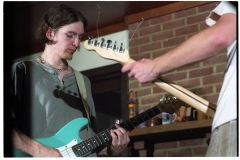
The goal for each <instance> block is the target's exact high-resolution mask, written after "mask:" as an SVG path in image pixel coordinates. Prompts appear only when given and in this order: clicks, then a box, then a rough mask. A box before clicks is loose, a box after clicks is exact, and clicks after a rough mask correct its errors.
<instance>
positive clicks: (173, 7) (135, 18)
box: [125, 1, 211, 26]
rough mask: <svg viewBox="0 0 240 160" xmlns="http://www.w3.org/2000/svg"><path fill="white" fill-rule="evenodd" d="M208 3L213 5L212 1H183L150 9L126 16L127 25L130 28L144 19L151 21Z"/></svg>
mask: <svg viewBox="0 0 240 160" xmlns="http://www.w3.org/2000/svg"><path fill="white" fill-rule="evenodd" d="M207 3H211V1H205V2H204V1H183V2H176V3H172V4H168V5H165V6H162V7H158V8H154V9H150V10H147V11H144V12H139V13H136V14H132V15H129V16H126V17H125V24H126V25H127V26H128V25H129V24H132V23H135V22H139V21H141V20H142V18H143V19H144V20H146V19H151V18H154V17H158V16H162V15H165V14H169V13H173V12H177V11H181V10H184V9H188V8H192V7H196V6H200V5H203V4H207Z"/></svg>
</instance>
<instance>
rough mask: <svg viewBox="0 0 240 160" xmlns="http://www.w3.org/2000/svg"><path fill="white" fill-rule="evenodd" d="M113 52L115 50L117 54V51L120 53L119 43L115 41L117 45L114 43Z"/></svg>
mask: <svg viewBox="0 0 240 160" xmlns="http://www.w3.org/2000/svg"><path fill="white" fill-rule="evenodd" d="M113 50H114V51H115V52H117V51H118V47H117V41H115V43H114V46H113Z"/></svg>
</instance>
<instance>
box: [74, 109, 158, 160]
mask: <svg viewBox="0 0 240 160" xmlns="http://www.w3.org/2000/svg"><path fill="white" fill-rule="evenodd" d="M161 112H162V109H161V107H160V106H159V105H157V106H155V107H153V108H151V109H148V110H147V111H145V112H143V113H141V114H139V115H137V116H135V117H132V118H130V119H128V120H126V121H124V122H122V123H120V124H119V125H120V126H121V127H122V128H124V129H125V130H127V131H130V130H132V129H134V127H136V126H138V125H139V124H141V123H143V122H145V121H147V120H149V119H151V118H152V117H154V116H156V115H158V114H160V113H161ZM111 129H116V127H115V126H114V127H112V128H109V129H107V130H105V131H102V132H100V133H99V134H97V135H95V136H94V137H92V138H90V139H88V140H85V141H83V142H81V143H79V144H77V145H74V146H73V147H72V150H73V152H74V153H75V155H76V156H77V157H81V156H84V155H86V154H88V153H89V152H91V151H92V150H94V149H95V148H97V147H98V146H100V145H101V144H103V143H105V142H108V141H110V140H111V139H112V136H111V134H110V130H111Z"/></svg>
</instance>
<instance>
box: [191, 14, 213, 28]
mask: <svg viewBox="0 0 240 160" xmlns="http://www.w3.org/2000/svg"><path fill="white" fill-rule="evenodd" d="M207 16H208V13H203V14H198V15H195V16H192V17H188V18H187V24H188V25H190V24H193V23H201V22H205V19H206V17H207Z"/></svg>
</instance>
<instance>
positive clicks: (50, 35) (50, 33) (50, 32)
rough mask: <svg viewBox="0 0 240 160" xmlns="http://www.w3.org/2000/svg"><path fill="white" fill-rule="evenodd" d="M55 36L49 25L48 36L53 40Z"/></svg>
mask: <svg viewBox="0 0 240 160" xmlns="http://www.w3.org/2000/svg"><path fill="white" fill-rule="evenodd" d="M53 36H54V31H53V29H52V28H51V27H48V30H47V32H46V37H47V38H48V39H49V40H53Z"/></svg>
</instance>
